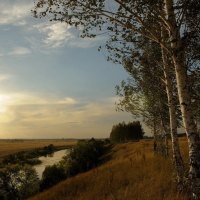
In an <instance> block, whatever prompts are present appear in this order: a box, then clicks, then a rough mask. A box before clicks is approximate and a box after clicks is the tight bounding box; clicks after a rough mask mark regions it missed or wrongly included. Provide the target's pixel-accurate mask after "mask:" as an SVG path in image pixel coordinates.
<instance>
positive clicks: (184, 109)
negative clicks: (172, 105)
mask: <svg viewBox="0 0 200 200" xmlns="http://www.w3.org/2000/svg"><path fill="white" fill-rule="evenodd" d="M165 4H166V5H165V6H166V14H167V18H168V22H169V23H170V31H169V34H170V45H171V49H172V59H173V62H174V66H175V72H176V81H177V88H178V97H179V102H180V107H181V114H182V119H183V125H184V127H185V130H186V134H187V138H188V145H189V159H190V163H189V164H190V171H189V178H190V181H191V183H190V185H191V190H192V195H193V199H196V200H200V137H199V135H198V133H197V131H196V125H195V122H194V118H193V115H192V110H191V97H190V94H189V87H188V78H187V67H186V64H185V56H184V50H183V45H182V42H181V36H180V27H178V26H177V23H176V16H175V13H174V9H173V0H165Z"/></svg>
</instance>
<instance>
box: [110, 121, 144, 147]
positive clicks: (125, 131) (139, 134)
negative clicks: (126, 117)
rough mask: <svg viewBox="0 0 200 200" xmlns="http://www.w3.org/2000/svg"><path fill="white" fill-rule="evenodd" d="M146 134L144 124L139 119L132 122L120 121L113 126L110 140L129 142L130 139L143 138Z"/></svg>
mask: <svg viewBox="0 0 200 200" xmlns="http://www.w3.org/2000/svg"><path fill="white" fill-rule="evenodd" d="M143 135H144V132H143V129H142V126H141V124H140V122H139V121H135V122H130V123H128V124H125V122H123V123H119V124H117V125H114V126H113V127H112V131H111V133H110V140H111V141H112V142H114V143H115V142H117V143H118V142H127V141H130V140H139V139H142V138H143Z"/></svg>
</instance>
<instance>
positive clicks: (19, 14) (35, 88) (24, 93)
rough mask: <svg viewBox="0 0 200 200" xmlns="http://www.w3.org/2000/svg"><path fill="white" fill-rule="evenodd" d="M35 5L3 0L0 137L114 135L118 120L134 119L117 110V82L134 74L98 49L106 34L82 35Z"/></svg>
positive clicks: (26, 0) (27, 0)
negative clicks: (40, 13)
mask: <svg viewBox="0 0 200 200" xmlns="http://www.w3.org/2000/svg"><path fill="white" fill-rule="evenodd" d="M31 8H33V1H31V0H6V1H5V0H1V1H0V10H1V13H0V43H1V45H0V138H88V137H108V136H109V133H110V130H111V128H112V125H113V124H116V123H118V122H121V121H132V120H133V118H132V117H131V115H130V114H128V113H122V112H121V113H119V112H116V111H115V101H117V97H116V95H115V85H116V84H119V83H120V81H121V80H123V79H126V78H127V77H128V75H127V73H126V72H125V71H124V69H123V68H122V67H121V66H120V65H114V64H112V63H110V62H107V61H106V56H105V52H98V51H97V49H98V46H99V45H101V44H104V43H105V39H106V36H100V37H97V38H95V39H81V38H79V37H78V36H79V32H78V31H77V30H74V29H73V28H72V27H70V26H67V25H66V24H63V23H55V22H48V20H40V19H35V18H33V17H32V15H31V12H30V10H31Z"/></svg>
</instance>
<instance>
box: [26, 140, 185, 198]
mask: <svg viewBox="0 0 200 200" xmlns="http://www.w3.org/2000/svg"><path fill="white" fill-rule="evenodd" d="M182 140H183V139H182ZM185 144H186V142H185V140H183V141H182V146H186V145H185ZM152 147H153V145H152V141H147V140H146V141H145V140H143V141H141V142H135V143H134V142H133V143H127V144H120V145H116V146H115V147H114V148H113V150H112V159H111V160H110V161H108V162H107V163H105V164H103V165H101V166H99V167H98V168H96V169H93V170H90V171H89V172H86V173H82V174H79V175H77V176H75V177H72V178H70V179H67V180H65V181H63V182H61V183H59V184H58V185H56V186H54V187H52V188H50V189H49V190H47V191H45V192H43V193H40V194H38V195H36V196H35V197H32V198H30V200H187V199H188V198H187V197H186V195H184V194H179V193H177V192H176V185H175V183H174V180H173V179H174V177H173V167H172V162H171V159H170V158H168V159H165V158H163V157H161V156H159V155H155V154H154V152H153V148H152ZM183 150H184V151H185V152H186V148H184V149H183Z"/></svg>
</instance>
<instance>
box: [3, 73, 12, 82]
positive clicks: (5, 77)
mask: <svg viewBox="0 0 200 200" xmlns="http://www.w3.org/2000/svg"><path fill="white" fill-rule="evenodd" d="M11 77H12V76H11V75H9V74H0V81H5V80H8V79H10V78H11Z"/></svg>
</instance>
